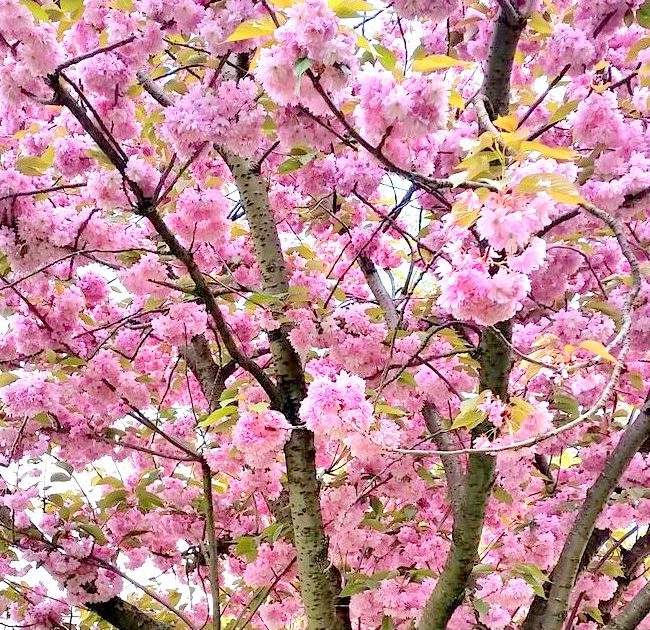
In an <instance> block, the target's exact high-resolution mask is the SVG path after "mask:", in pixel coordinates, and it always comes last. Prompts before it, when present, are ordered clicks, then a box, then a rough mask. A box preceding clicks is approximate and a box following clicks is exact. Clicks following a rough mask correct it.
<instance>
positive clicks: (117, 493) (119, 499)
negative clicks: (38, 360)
mask: <svg viewBox="0 0 650 630" xmlns="http://www.w3.org/2000/svg"><path fill="white" fill-rule="evenodd" d="M126 497H127V492H126V490H125V489H124V488H120V489H119V490H113V491H112V492H109V493H108V494H107V495H104V496H103V497H102V498H101V499H100V500H99V501H98V502H97V505H98V506H99V507H100V508H112V507H115V506H117V505H119V504H120V503H123V502H124V501H125V500H126Z"/></svg>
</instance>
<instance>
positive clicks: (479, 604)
mask: <svg viewBox="0 0 650 630" xmlns="http://www.w3.org/2000/svg"><path fill="white" fill-rule="evenodd" d="M474 610H476V612H477V613H478V614H479V615H487V614H488V612H490V604H488V603H487V602H486V601H485V600H484V599H475V600H474Z"/></svg>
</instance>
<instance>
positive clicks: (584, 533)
mask: <svg viewBox="0 0 650 630" xmlns="http://www.w3.org/2000/svg"><path fill="white" fill-rule="evenodd" d="M648 436H650V399H648V400H647V401H646V404H645V408H644V409H643V411H642V412H641V413H640V414H639V416H638V417H637V419H636V420H635V421H634V422H632V423H631V424H629V425H628V427H627V428H626V429H625V432H624V434H623V436H622V437H621V439H620V441H619V442H618V444H617V445H616V447H615V448H614V450H613V451H612V453H611V455H610V456H609V457H608V458H607V462H606V464H605V467H604V469H603V471H602V472H601V473H600V475H599V476H598V478H597V479H596V481H595V482H594V484H593V485H592V486H591V488H590V489H589V491H588V492H587V497H586V498H585V501H584V503H583V504H582V507H581V508H580V511H579V512H578V515H577V517H576V520H575V521H574V523H573V526H572V528H571V531H570V532H569V535H568V536H567V539H566V542H565V543H564V547H563V548H562V552H561V553H560V558H559V560H558V562H557V564H556V565H555V569H554V570H553V583H552V586H551V590H550V592H549V596H548V603H547V605H546V609H545V611H544V614H543V615H542V617H541V619H540V625H539V627H541V628H544V630H560V629H561V628H562V624H563V622H564V619H565V618H566V613H567V608H568V601H569V596H570V595H571V590H572V589H573V585H574V583H575V579H576V576H577V575H578V570H579V567H580V562H581V560H582V557H583V554H584V552H585V549H586V547H587V542H588V541H589V538H590V537H591V535H592V532H593V530H594V524H595V522H596V519H597V518H598V515H599V514H600V513H601V511H602V510H603V508H604V507H605V504H606V502H607V500H608V499H609V497H610V495H611V493H612V492H613V491H614V489H615V488H616V486H617V484H618V480H619V479H620V477H621V475H622V474H623V472H624V471H625V469H626V468H627V466H628V464H629V462H630V460H631V459H632V457H633V456H634V455H635V454H636V453H637V451H638V450H639V448H640V447H641V445H642V444H643V443H644V442H645V441H646V439H647V438H648ZM531 627H532V628H535V627H536V626H535V625H533V626H531Z"/></svg>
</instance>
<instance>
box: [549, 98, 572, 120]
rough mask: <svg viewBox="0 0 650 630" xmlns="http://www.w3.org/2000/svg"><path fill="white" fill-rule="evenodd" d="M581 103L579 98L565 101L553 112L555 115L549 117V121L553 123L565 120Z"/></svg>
mask: <svg viewBox="0 0 650 630" xmlns="http://www.w3.org/2000/svg"><path fill="white" fill-rule="evenodd" d="M579 103H580V101H578V100H575V101H567V102H566V103H563V104H562V105H560V106H559V107H558V108H557V109H556V110H555V111H554V112H553V115H552V116H551V117H550V118H549V121H548V122H549V123H550V124H553V123H557V122H560V121H561V120H564V119H565V118H566V117H567V116H568V115H569V114H570V113H571V112H573V111H575V109H576V108H577V107H578V104H579Z"/></svg>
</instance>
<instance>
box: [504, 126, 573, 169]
mask: <svg viewBox="0 0 650 630" xmlns="http://www.w3.org/2000/svg"><path fill="white" fill-rule="evenodd" d="M495 124H496V122H495ZM519 148H520V150H521V151H537V153H539V154H540V155H543V156H544V157H548V158H552V159H554V160H575V159H577V158H579V157H580V154H579V153H577V152H576V151H574V150H573V149H568V148H566V147H549V146H548V145H546V144H543V143H542V142H537V141H536V140H533V141H529V140H524V141H523V142H522V143H521V145H520V147H519Z"/></svg>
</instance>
